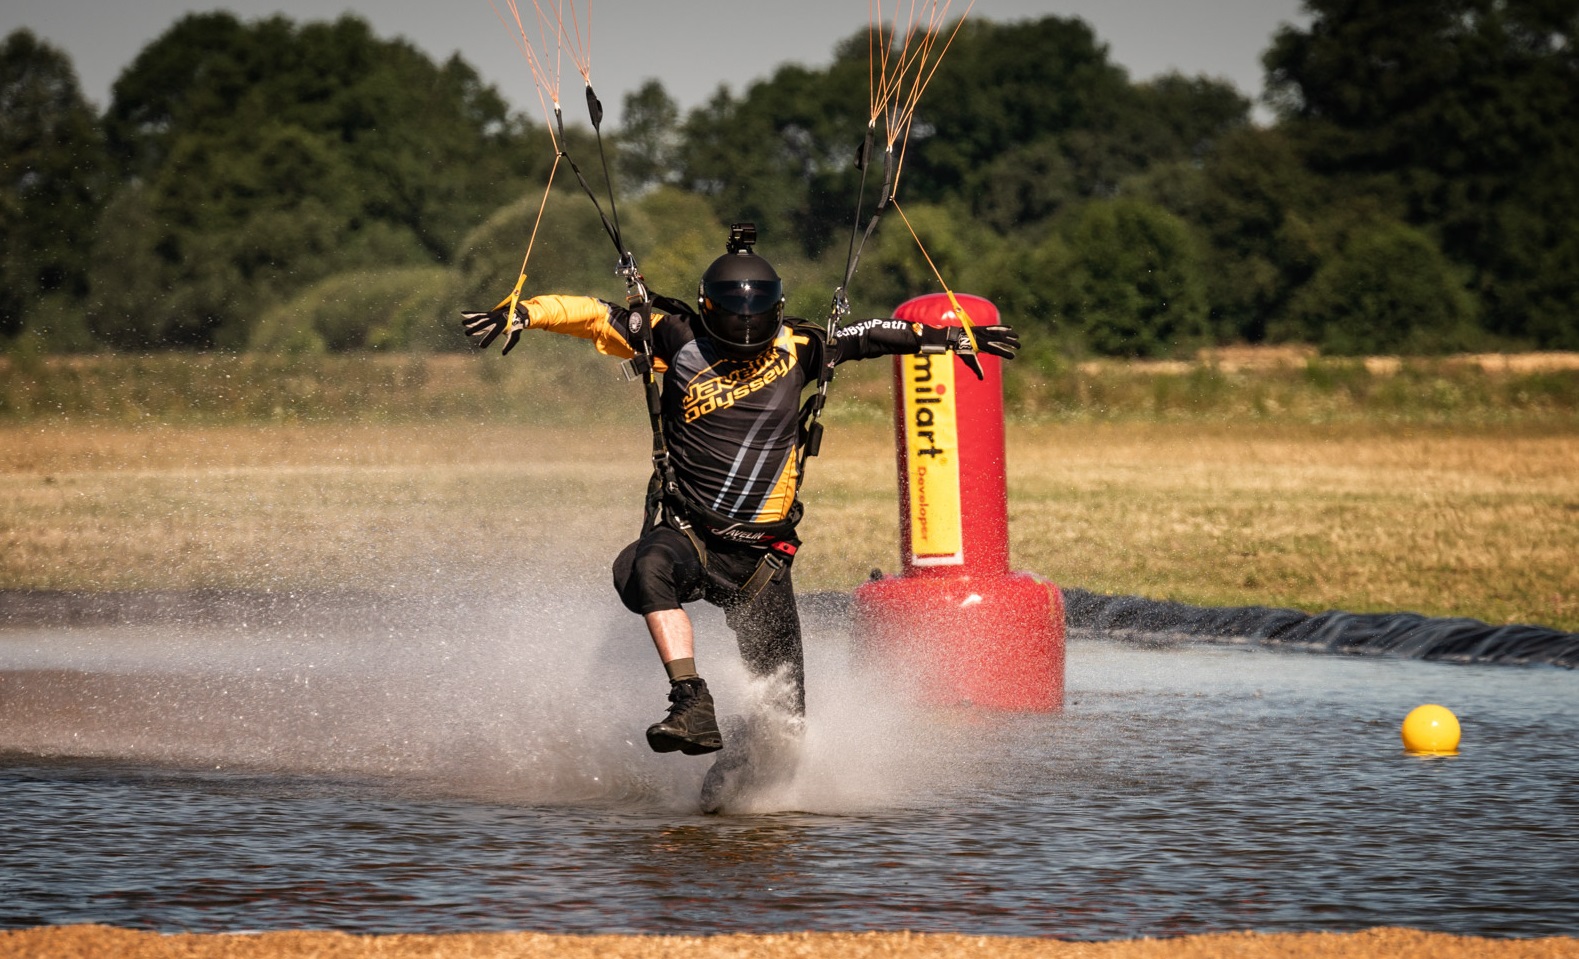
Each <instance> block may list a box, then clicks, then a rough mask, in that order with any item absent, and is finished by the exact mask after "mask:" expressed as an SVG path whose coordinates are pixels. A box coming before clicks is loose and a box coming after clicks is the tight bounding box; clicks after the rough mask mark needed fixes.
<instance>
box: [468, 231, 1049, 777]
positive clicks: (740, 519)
mask: <svg viewBox="0 0 1579 959" xmlns="http://www.w3.org/2000/svg"><path fill="white" fill-rule="evenodd" d="M755 235H756V231H755V228H754V227H753V226H751V225H750V224H738V225H737V226H736V227H735V229H733V230H732V231H731V234H730V239H729V242H728V243H727V244H726V247H725V250H726V252H725V253H724V255H723V256H720V257H719V258H718V259H716V260H714V261H713V263H712V265H710V266H709V267H708V268H707V270H706V272H704V273H703V274H702V278H701V282H700V283H699V284H698V287H697V299H696V309H695V310H691V309H690V308H689V306H688V305H687V304H684V303H680V302H678V301H676V300H667V299H666V300H663V301H662V302H661V303H660V306H661V307H663V308H666V310H667V312H666V313H659V312H657V311H656V310H655V311H654V313H653V316H652V322H651V327H650V329H651V336H652V352H653V355H654V356H655V357H656V359H657V360H658V361H659V364H660V367H659V368H660V369H661V370H662V380H661V384H662V415H661V424H662V431H661V437H662V439H663V440H664V441H665V442H666V444H667V447H668V450H669V453H670V463H671V464H672V469H671V470H670V476H669V477H667V479H666V477H664V476H662V475H658V473H659V471H657V470H655V475H654V478H653V483H652V484H651V486H650V488H649V495H648V502H647V513H646V517H645V520H644V522H643V524H642V529H641V533H640V535H639V537H638V538H637V539H636V541H635V542H633V543H631V544H630V545H629V546H626V547H625V549H624V550H623V551H622V552H621V553H620V554H619V556H618V557H617V558H616V559H615V560H614V570H613V572H614V588H615V589H616V590H617V591H618V593H619V596H620V599H621V600H622V601H623V602H624V604H625V606H626V607H627V608H628V609H630V610H631V611H632V612H634V613H637V614H639V615H641V616H642V617H643V618H644V619H645V620H646V624H647V630H648V632H649V634H650V635H651V637H652V641H653V645H654V646H655V647H656V648H657V651H658V657H659V659H660V660H661V661H662V662H663V667H664V670H665V671H666V672H667V674H668V677H669V703H670V708H669V712H668V715H666V716H665V717H664V718H663V719H660V720H659V721H658V722H656V723H654V724H652V725H651V726H650V727H648V729H647V744H648V745H649V746H650V747H651V748H652V749H653V750H654V751H655V752H660V753H665V752H674V751H677V750H678V751H679V752H681V753H683V754H685V755H701V754H704V753H711V752H715V751H717V750H719V749H722V748H723V735H722V733H721V731H720V729H719V725H718V720H717V717H716V715H715V711H714V705H713V697H712V695H711V694H710V693H709V692H708V688H707V683H706V681H704V680H703V679H702V677H701V676H700V675H699V674H698V672H697V668H696V654H695V645H694V639H693V634H692V627H691V620H690V617H689V615H687V613H686V612H685V608H684V607H685V604H686V603H692V602H695V601H697V600H699V599H701V600H706V601H707V602H709V603H712V604H713V605H715V606H718V607H720V608H721V609H723V611H724V616H725V621H726V622H727V623H728V625H729V627H730V628H731V629H732V630H733V631H734V633H735V637H736V641H737V643H738V645H739V648H740V653H741V656H742V658H743V659H744V661H745V665H746V667H747V669H748V670H749V671H750V672H751V673H752V674H753V675H755V676H758V677H766V676H773V675H775V674H782V675H783V677H784V678H785V679H787V680H788V684H789V690H788V698H789V701H788V702H787V703H785V704H784V705H785V706H786V707H787V709H788V710H789V711H790V712H791V713H792V715H793V716H794V717H795V718H796V721H797V722H798V721H799V719H800V718H801V717H804V715H805V709H806V687H805V666H804V660H803V654H802V649H801V630H800V618H799V616H798V614H797V612H796V607H795V592H794V587H793V585H792V583H791V577H790V568H791V565H792V564H793V561H794V559H795V555H796V552H797V551H798V549H799V547H800V545H801V544H800V540H799V539H797V538H796V535H795V529H796V525H797V523H798V522H799V521H800V519H801V512H802V511H801V503H800V501H799V499H798V497H797V495H796V494H797V486H798V482H799V478H800V477H799V475H798V470H799V457H798V455H797V454H798V452H799V450H800V445H801V444H802V443H803V442H804V440H805V437H804V436H803V435H802V432H803V423H802V416H801V409H802V408H801V400H800V397H801V393H802V391H803V390H804V389H805V388H806V387H807V385H808V384H815V383H816V382H817V374H818V370H819V369H820V368H821V366H822V363H823V362H824V359H825V358H831V359H832V361H833V363H835V364H837V363H843V362H846V361H849V360H864V359H871V358H874V357H878V356H888V355H895V354H911V353H944V352H949V351H952V352H956V353H960V354H962V358H964V359H965V360H966V361H967V362H968V363H972V364H974V363H975V362H976V359H975V355H974V354H975V352H977V351H979V352H981V353H986V354H990V355H993V356H998V357H1001V358H1003V359H1013V358H1014V355H1015V351H1016V350H1018V349H1019V345H1020V343H1019V338H1018V336H1017V335H1016V334H1015V332H1014V330H1013V329H1011V328H1010V327H1008V326H986V327H981V326H977V327H973V330H974V334H975V343H974V346H973V345H972V343H971V340H970V338H969V337H968V336H966V335H964V334H963V331H962V330H961V328H959V327H933V326H924V325H921V324H916V323H908V322H905V321H902V320H896V319H869V320H864V321H862V322H858V323H851V324H847V325H843V326H840V327H838V328H837V332H836V334H835V336H834V337H833V339H832V341H831V342H830V341H829V339H828V337H827V335H826V333H825V331H823V330H822V329H821V328H820V327H817V326H814V325H812V324H810V323H808V322H806V321H805V320H802V319H798V318H794V317H788V318H787V317H785V315H784V284H783V282H782V281H781V280H780V279H779V275H778V273H777V272H776V271H775V270H774V269H773V266H772V265H771V264H770V263H769V262H768V261H767V260H766V259H764V258H763V257H761V256H760V255H758V254H757V253H755V252H754V251H753V249H752V244H753V243H754V241H755V238H756V236H755ZM510 313H511V307H510V306H509V305H508V304H501V305H500V306H499V307H497V308H496V309H494V310H492V311H490V312H486V313H463V314H462V319H463V324H464V329H465V331H466V333H467V335H469V336H470V337H472V338H473V341H474V342H475V343H476V345H477V347H478V348H479V349H486V348H487V347H488V346H489V345H490V344H491V343H493V341H494V340H495V339H496V338H498V337H499V336H500V335H501V334H502V335H504V336H505V341H504V350H503V352H504V353H509V352H510V350H511V349H512V348H513V347H514V346H515V345H516V343H517V341H518V340H519V339H520V335H521V332H522V331H523V330H547V331H549V332H551V333H562V334H567V335H570V336H577V337H581V338H583V339H590V340H591V341H592V343H593V346H594V347H595V348H596V349H597V350H598V352H600V353H603V354H607V355H613V356H619V357H624V358H627V359H628V358H630V357H632V356H633V355H634V352H635V351H634V349H633V346H634V345H635V344H633V342H632V340H633V336H632V335H631V334H630V333H629V332H628V330H629V326H628V323H629V321H630V319H631V311H630V310H628V309H626V308H625V307H622V306H619V305H617V304H614V303H610V302H606V301H604V300H600V299H594V298H592V297H586V296H562V295H540V296H535V297H532V298H530V299H526V300H521V301H520V302H519V304H518V305H517V306H516V307H515V309H514V312H513V315H507V314H510ZM829 351H831V354H830V352H829Z"/></svg>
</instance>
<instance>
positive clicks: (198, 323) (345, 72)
mask: <svg viewBox="0 0 1579 959" xmlns="http://www.w3.org/2000/svg"><path fill="white" fill-rule="evenodd" d="M106 126H107V129H108V131H109V136H110V142H111V146H112V148H113V150H114V151H115V154H116V156H117V157H118V159H119V162H120V163H121V165H122V169H123V171H124V174H125V176H126V177H127V180H126V185H125V186H124V187H123V189H122V192H121V195H120V196H118V197H116V199H115V201H114V203H113V206H112V209H113V212H114V215H107V216H106V217H105V218H104V220H103V221H102V225H101V228H100V230H99V236H98V248H97V249H98V252H97V254H96V255H97V258H98V260H99V262H101V263H104V264H107V265H108V264H113V267H110V268H108V269H107V271H106V273H107V275H105V276H104V277H103V280H104V282H102V283H96V285H95V306H94V309H93V311H92V314H91V322H92V324H93V326H94V328H95V330H96V331H97V333H98V334H99V335H101V336H103V337H104V338H106V339H107V340H108V341H109V342H111V343H113V344H115V345H117V346H121V347H131V348H145V347H151V346H165V345H176V346H195V347H211V346H221V347H237V348H239V347H241V346H244V345H245V344H246V343H247V342H249V340H250V338H251V336H250V327H251V325H252V324H253V323H254V321H255V318H256V317H257V316H258V315H259V314H261V313H262V312H263V311H264V310H266V309H268V308H269V307H271V306H273V305H275V304H277V303H280V302H283V301H284V300H286V299H289V298H290V297H291V296H293V295H294V294H295V293H296V292H298V291H300V290H301V289H303V288H305V287H306V286H309V285H311V284H313V283H315V282H317V281H318V280H320V279H323V278H324V277H327V276H329V275H331V274H333V273H336V272H340V271H344V270H359V269H386V268H393V267H400V266H406V265H411V266H419V265H432V264H436V263H437V264H443V263H447V262H450V261H451V259H452V257H453V255H454V250H455V247H456V246H457V244H459V242H460V241H461V239H462V238H463V237H464V236H465V235H466V233H468V232H469V231H470V230H471V229H472V228H473V227H475V226H476V225H477V224H478V223H480V222H482V220H483V219H484V218H485V217H486V216H487V215H488V214H489V213H491V212H492V211H493V210H494V209H496V208H497V207H498V206H499V205H500V204H501V203H504V202H507V201H508V200H510V199H512V198H513V197H515V196H518V195H520V191H521V190H522V189H523V188H524V187H525V186H526V185H527V183H528V182H529V180H528V177H529V176H530V175H531V174H533V173H535V172H539V171H541V170H542V169H543V168H544V167H546V164H547V162H549V161H551V160H552V156H553V151H552V150H551V149H550V148H549V147H548V146H547V144H546V139H545V138H544V136H542V135H540V134H539V135H532V134H529V133H528V132H527V131H526V129H525V127H524V125H523V123H522V121H521V120H520V119H519V118H517V117H514V116H512V115H510V114H509V112H508V111H507V110H506V108H505V106H504V103H503V101H502V100H501V99H500V98H499V96H498V94H497V93H496V92H495V91H494V90H493V89H492V88H490V87H487V86H486V85H484V84H483V83H482V82H481V81H480V79H479V78H478V76H477V74H476V72H475V71H474V70H473V69H472V68H471V67H470V66H468V65H467V64H465V63H464V62H463V61H461V60H460V59H459V58H458V57H452V58H451V59H450V60H449V61H447V62H445V63H444V64H441V65H435V64H434V63H433V62H432V61H430V60H428V59H427V58H426V57H425V56H424V55H423V54H421V53H420V52H419V51H417V50H416V49H415V48H414V47H412V46H411V45H410V44H409V43H407V42H405V41H399V40H397V41H386V40H380V39H378V38H376V37H374V36H373V34H372V32H371V31H370V29H369V28H368V26H367V24H366V23H364V22H363V21H361V20H358V19H356V18H354V17H342V18H341V19H339V20H337V21H334V22H332V23H311V24H306V25H302V26H298V25H296V24H293V23H292V22H290V21H289V20H286V19H284V18H280V17H275V18H272V19H268V20H262V21H258V22H255V23H242V22H241V21H239V20H237V19H236V18H235V17H233V16H231V15H229V14H224V13H212V14H195V15H190V16H187V17H185V18H183V19H182V20H180V21H178V22H177V23H176V24H175V25H174V26H173V27H172V28H171V29H170V30H169V31H167V32H166V33H165V34H164V35H163V36H161V37H160V38H158V39H157V40H155V41H154V42H153V43H152V44H150V45H149V46H148V47H147V48H145V49H144V50H143V52H142V53H141V54H140V55H139V56H138V58H137V59H136V60H135V61H134V62H133V63H132V65H131V66H130V67H129V68H128V69H127V70H126V71H125V72H124V73H123V74H122V75H121V77H120V78H119V79H118V80H117V81H116V84H115V88H114V99H113V102H112V104H111V106H110V109H109V111H108V114H107V117H106Z"/></svg>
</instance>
